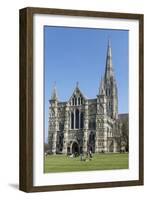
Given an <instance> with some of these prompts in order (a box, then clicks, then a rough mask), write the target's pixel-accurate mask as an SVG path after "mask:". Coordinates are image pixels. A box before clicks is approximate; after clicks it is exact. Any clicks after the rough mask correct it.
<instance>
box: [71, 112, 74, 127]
mask: <svg viewBox="0 0 147 200" xmlns="http://www.w3.org/2000/svg"><path fill="white" fill-rule="evenodd" d="M71 129H74V113H73V112H72V113H71Z"/></svg>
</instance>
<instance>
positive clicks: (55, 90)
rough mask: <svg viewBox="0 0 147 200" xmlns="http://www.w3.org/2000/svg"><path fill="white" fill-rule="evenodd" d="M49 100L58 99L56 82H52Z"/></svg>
mask: <svg viewBox="0 0 147 200" xmlns="http://www.w3.org/2000/svg"><path fill="white" fill-rule="evenodd" d="M51 100H58V95H57V89H56V82H55V83H54V87H53V91H52V95H51Z"/></svg>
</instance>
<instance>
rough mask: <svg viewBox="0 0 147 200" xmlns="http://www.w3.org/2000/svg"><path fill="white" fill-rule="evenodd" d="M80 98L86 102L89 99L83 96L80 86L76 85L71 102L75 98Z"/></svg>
mask: <svg viewBox="0 0 147 200" xmlns="http://www.w3.org/2000/svg"><path fill="white" fill-rule="evenodd" d="M75 96H76V97H79V96H81V97H82V98H83V99H84V100H86V99H88V98H87V97H86V96H85V95H83V93H82V92H81V90H80V88H79V84H78V83H77V84H76V88H75V89H74V91H73V93H72V95H71V97H70V99H69V101H70V100H71V99H72V98H73V97H75Z"/></svg>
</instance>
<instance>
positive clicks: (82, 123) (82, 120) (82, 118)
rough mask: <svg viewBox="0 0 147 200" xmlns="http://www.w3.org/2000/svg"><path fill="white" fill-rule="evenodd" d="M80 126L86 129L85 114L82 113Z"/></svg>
mask: <svg viewBox="0 0 147 200" xmlns="http://www.w3.org/2000/svg"><path fill="white" fill-rule="evenodd" d="M80 125H81V127H80V128H83V127H84V114H83V112H81V118H80Z"/></svg>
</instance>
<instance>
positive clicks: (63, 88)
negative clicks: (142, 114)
mask: <svg viewBox="0 0 147 200" xmlns="http://www.w3.org/2000/svg"><path fill="white" fill-rule="evenodd" d="M128 34H129V32H128V31H127V30H111V29H89V28H67V27H50V26H45V27H44V72H45V97H44V98H45V99H44V101H45V137H47V129H48V107H49V102H48V100H49V99H50V97H51V93H52V89H53V85H54V82H56V87H57V91H58V96H59V100H60V101H67V100H68V99H69V98H70V96H71V95H72V92H73V90H74V88H75V87H76V82H77V81H78V82H79V88H80V89H81V91H82V93H83V94H85V95H86V96H87V97H88V98H96V95H97V94H98V90H99V85H100V79H101V77H102V76H103V75H104V71H105V63H106V52H107V44H108V39H110V40H111V46H112V61H113V68H114V72H115V77H116V81H117V87H118V100H119V104H118V111H119V113H127V112H128V36H129V35H128Z"/></svg>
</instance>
